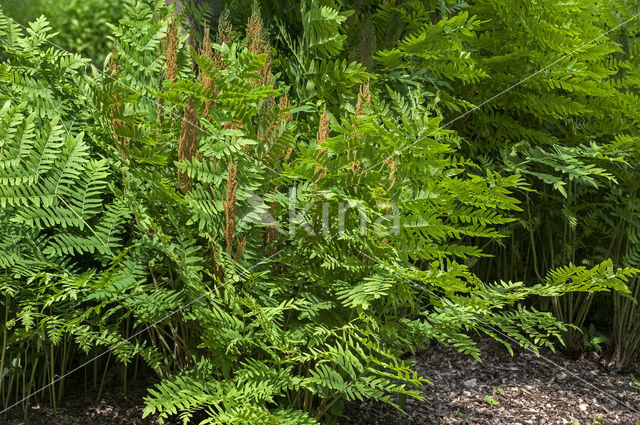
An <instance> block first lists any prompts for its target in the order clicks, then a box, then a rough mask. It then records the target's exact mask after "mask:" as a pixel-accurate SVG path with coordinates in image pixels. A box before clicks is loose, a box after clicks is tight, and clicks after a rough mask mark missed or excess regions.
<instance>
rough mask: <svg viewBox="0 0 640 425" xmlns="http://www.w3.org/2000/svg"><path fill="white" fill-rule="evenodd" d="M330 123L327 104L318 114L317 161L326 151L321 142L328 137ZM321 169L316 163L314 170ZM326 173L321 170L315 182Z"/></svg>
mask: <svg viewBox="0 0 640 425" xmlns="http://www.w3.org/2000/svg"><path fill="white" fill-rule="evenodd" d="M330 124H331V118H330V117H329V114H328V113H327V105H325V106H324V109H323V110H322V115H321V116H320V123H319V124H318V133H317V134H316V144H317V145H318V146H319V147H320V148H319V152H318V155H317V156H316V158H318V160H319V161H322V159H323V158H324V156H325V154H326V153H327V149H326V148H324V147H322V144H323V143H324V142H326V141H327V139H328V138H329V125H330ZM321 170H322V166H320V165H317V166H316V169H315V172H316V173H317V172H319V171H321ZM326 174H327V173H326V172H324V171H322V172H320V174H319V175H318V178H317V179H316V182H318V181H319V180H320V179H321V178H322V177H324V176H325V175H326Z"/></svg>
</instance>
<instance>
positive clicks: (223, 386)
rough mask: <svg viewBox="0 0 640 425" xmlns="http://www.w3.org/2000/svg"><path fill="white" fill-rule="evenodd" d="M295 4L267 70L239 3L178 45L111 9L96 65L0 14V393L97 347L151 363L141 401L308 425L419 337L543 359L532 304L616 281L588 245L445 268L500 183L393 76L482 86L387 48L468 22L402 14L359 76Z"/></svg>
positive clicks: (392, 388) (18, 389) (410, 388)
mask: <svg viewBox="0 0 640 425" xmlns="http://www.w3.org/2000/svg"><path fill="white" fill-rule="evenodd" d="M389 7H391V6H389ZM382 10H386V9H384V7H382ZM300 12H301V18H300V19H301V22H302V23H303V25H302V27H303V32H302V33H301V34H299V35H296V34H287V35H286V36H284V37H285V38H286V39H287V43H288V46H289V47H290V48H292V49H294V50H296V51H298V52H300V53H301V55H298V56H296V61H295V62H291V63H288V64H287V63H285V61H284V57H283V54H282V53H278V52H274V51H273V49H272V48H271V44H270V39H269V37H268V31H267V30H266V29H265V28H264V26H263V22H262V20H261V17H260V14H259V9H258V8H255V7H254V9H253V11H252V15H251V16H250V18H249V21H248V25H247V29H246V37H244V38H241V37H240V36H239V33H238V31H237V30H236V31H235V32H234V31H232V28H231V24H230V22H229V21H228V20H227V19H226V18H224V16H228V15H223V18H222V19H221V21H220V24H219V28H218V31H217V35H215V36H213V37H210V33H209V30H205V31H204V38H203V42H202V44H201V46H200V47H199V49H198V51H196V49H195V48H193V47H192V46H190V45H189V44H190V42H191V39H190V37H189V36H188V35H187V33H188V32H187V31H183V30H182V28H181V26H180V25H181V24H180V23H179V19H178V20H176V19H175V17H174V16H173V12H172V9H171V7H167V6H166V5H165V4H164V2H163V1H153V2H152V1H138V2H135V1H127V2H125V4H124V13H125V15H126V17H125V18H124V19H122V20H121V21H120V23H119V25H118V26H117V27H114V28H113V32H112V35H111V38H110V39H109V40H110V41H109V44H110V46H113V50H112V53H111V54H110V55H109V56H108V61H107V67H106V69H105V73H104V74H101V73H99V72H97V71H95V70H88V67H87V65H88V63H89V61H88V60H86V59H81V58H80V57H79V56H77V55H71V54H68V53H65V52H62V51H59V50H57V49H51V48H50V46H49V45H47V40H48V39H49V38H50V37H52V35H51V29H50V28H49V25H48V23H47V21H46V20H45V19H44V18H39V19H38V20H36V21H35V22H33V23H32V24H31V25H30V30H29V31H27V32H26V33H25V32H24V31H22V30H21V29H20V28H19V27H18V26H16V25H15V24H13V23H12V22H11V21H10V20H8V19H7V18H6V17H4V15H2V17H0V45H1V46H2V52H3V55H4V56H3V57H6V60H4V61H3V62H2V63H1V64H0V78H2V81H3V84H2V85H0V101H1V102H2V107H1V108H0V121H1V122H2V123H3V125H2V127H0V128H2V129H3V130H2V131H3V137H2V142H1V143H2V145H0V181H2V182H3V185H2V186H1V187H0V205H1V206H2V213H1V215H0V220H1V225H0V232H2V238H1V239H0V240H1V241H2V245H0V276H2V278H1V281H0V288H1V290H2V294H3V295H4V297H3V298H4V302H3V304H2V315H3V317H5V320H4V327H3V355H2V358H1V360H0V363H1V365H0V370H2V371H3V378H2V379H1V380H0V385H1V387H0V392H1V395H2V397H3V400H4V403H5V406H6V405H10V401H11V400H17V401H19V400H21V399H22V397H23V396H26V395H29V394H30V392H31V391H33V390H34V389H37V388H39V387H41V386H42V385H43V384H46V383H51V384H54V383H55V384H56V385H50V386H49V387H47V388H48V389H49V396H48V399H49V400H50V401H52V402H54V403H55V402H56V400H60V398H61V396H62V394H63V391H62V390H63V388H62V387H61V384H62V382H64V381H60V383H57V381H55V378H56V376H58V375H60V374H63V373H64V372H65V371H66V370H70V369H71V368H73V367H75V366H77V365H79V364H80V365H82V362H81V361H79V360H78V358H86V356H89V357H90V356H91V354H98V353H100V350H101V349H102V348H104V347H109V348H110V349H111V350H112V354H113V355H114V356H115V357H116V358H117V359H118V360H119V361H120V362H121V363H122V364H124V365H126V364H128V363H129V362H131V361H132V360H133V359H134V358H137V359H139V358H142V359H143V360H144V361H145V362H146V364H147V365H148V367H149V368H151V369H152V370H153V371H154V372H155V373H156V374H157V375H158V376H159V377H160V378H161V381H160V383H158V384H157V385H156V386H155V387H154V388H151V389H150V390H149V396H148V397H147V398H146V405H147V406H146V409H145V415H147V414H152V413H158V414H159V415H160V418H167V417H168V416H170V415H173V414H178V415H179V416H180V417H181V418H182V419H183V421H184V422H185V423H187V422H189V421H191V420H192V419H193V418H194V415H195V414H196V413H199V414H200V415H202V417H203V419H202V422H201V423H233V424H238V423H251V424H256V423H274V422H277V423H292V424H293V423H295V424H300V423H317V422H318V421H320V420H326V421H331V420H334V419H335V418H336V417H337V415H339V414H340V413H341V410H342V406H343V403H344V402H345V401H351V400H355V399H364V398H371V399H376V400H380V401H382V402H386V403H390V404H394V400H395V398H394V394H398V395H401V396H406V395H408V396H413V397H417V398H421V397H422V395H421V393H420V388H421V387H422V385H423V384H424V383H426V382H427V381H426V380H425V378H423V377H420V376H418V374H417V373H416V372H415V371H413V370H412V369H411V365H410V364H409V363H407V362H406V361H404V360H402V358H403V357H402V356H403V355H404V354H406V353H407V352H410V351H412V350H415V349H418V348H421V347H424V346H426V344H427V343H428V342H429V341H431V340H437V341H441V342H443V343H446V344H450V345H452V346H454V347H456V348H457V349H459V350H460V351H462V352H465V353H469V354H470V355H473V356H477V355H478V349H477V348H476V346H475V344H474V341H473V339H472V337H471V336H472V335H473V334H485V335H488V336H490V337H492V338H495V339H497V340H499V341H502V342H503V343H504V344H505V345H506V346H507V347H509V348H510V349H511V344H513V343H517V344H519V345H522V346H525V347H528V348H531V349H533V350H537V348H538V347H540V346H546V347H550V348H553V345H552V342H553V340H555V339H556V338H560V337H561V335H562V333H563V332H565V331H567V327H566V326H565V325H564V324H563V323H561V322H560V321H558V320H557V319H556V318H554V317H553V316H552V315H551V314H550V313H545V312H540V311H538V310H537V309H535V308H531V307H527V306H526V304H525V303H523V301H524V300H526V299H528V298H530V297H532V296H533V297H556V296H561V295H563V294H565V293H574V292H584V291H587V292H589V293H592V292H596V291H608V290H612V289H613V290H619V291H623V292H625V291H626V292H628V289H627V288H626V285H625V282H626V281H628V280H629V279H630V278H632V277H633V275H634V274H635V272H636V270H635V269H632V268H624V269H618V268H615V267H614V265H613V263H612V262H611V261H610V260H604V259H603V261H602V262H599V263H598V264H596V265H593V266H592V267H591V268H586V267H575V266H564V267H561V268H558V269H557V270H551V271H550V272H549V273H548V276H547V278H546V279H544V280H543V279H541V281H540V282H539V283H537V284H531V285H524V284H523V283H520V282H505V281H500V280H498V281H497V282H495V283H486V282H483V281H482V280H481V279H480V278H479V277H478V276H477V275H476V274H475V273H474V272H473V271H472V269H471V268H470V266H469V264H471V263H473V262H475V261H476V260H477V259H478V258H480V257H482V256H484V255H485V254H484V253H483V251H482V250H481V249H480V248H478V247H477V246H475V245H474V241H476V240H485V241H486V240H495V239H502V238H503V236H504V233H503V232H502V231H501V229H502V228H503V227H505V226H508V225H510V223H514V219H513V218H512V217H510V215H513V214H517V213H520V212H522V208H521V207H520V205H521V203H520V202H519V201H518V199H517V198H516V197H515V196H514V194H513V191H514V190H517V189H518V188H521V187H523V181H522V178H521V177H520V176H519V175H517V174H510V173H508V172H503V171H496V170H492V169H482V168H480V167H478V166H477V165H476V164H475V163H474V162H473V161H471V160H469V159H465V158H463V157H462V156H461V155H460V153H459V150H458V149H459V147H460V145H461V143H462V142H463V140H462V139H461V137H460V135H459V134H458V133H457V132H455V131H452V130H449V129H442V128H439V127H440V126H441V124H442V123H443V110H442V109H441V106H440V105H439V103H438V102H435V101H427V100H426V99H427V98H428V96H427V93H425V92H424V91H421V90H420V89H412V88H411V87H410V86H407V85H406V84H404V85H403V83H402V79H403V77H402V76H401V75H400V73H401V72H408V73H411V72H414V71H413V70H412V68H413V67H414V66H416V67H418V68H420V67H419V66H417V65H415V64H416V62H420V61H422V60H424V61H426V63H424V64H423V65H421V66H422V67H423V71H420V70H418V71H416V72H417V75H414V76H412V77H411V78H415V79H416V81H422V80H420V78H423V77H424V76H421V75H420V73H423V74H424V72H432V71H433V72H434V75H442V76H447V78H450V79H452V80H453V81H461V82H467V81H479V79H480V78H484V76H485V75H484V72H482V71H479V70H475V69H474V66H472V65H469V64H467V63H466V62H465V63H457V64H452V66H451V67H447V66H444V67H441V68H439V70H438V69H433V68H430V67H431V66H433V65H437V61H435V62H434V61H433V60H432V57H431V56H430V55H431V54H429V55H428V57H424V58H420V57H419V58H417V59H414V58H412V57H411V55H413V54H414V53H415V52H417V51H420V49H419V47H420V46H424V45H426V44H429V42H428V40H430V39H431V38H438V37H442V34H449V33H451V32H452V31H453V30H456V29H457V30H459V33H460V34H459V35H456V36H452V37H451V38H450V39H449V38H447V40H446V41H445V40H441V43H438V44H436V45H435V46H436V47H434V49H442V51H440V50H436V51H435V53H433V54H434V55H435V57H438V56H439V55H442V57H443V58H449V59H451V60H453V59H454V58H458V57H462V56H464V55H460V53H461V52H462V48H463V47H464V43H466V42H467V41H471V40H473V39H474V35H473V31H474V30H475V29H476V25H478V24H479V23H478V22H477V21H476V20H475V19H474V18H471V17H469V16H468V15H466V14H464V13H461V14H460V15H458V16H457V17H443V18H441V19H439V20H438V22H437V23H435V24H433V25H425V26H420V25H415V24H414V25H409V26H408V27H407V34H406V35H405V37H404V38H403V39H402V41H400V44H399V45H400V47H399V48H398V50H397V51H390V52H386V53H380V54H379V56H378V57H379V58H380V61H381V62H385V61H386V62H385V63H386V65H384V66H391V65H390V64H391V63H396V62H398V63H400V64H403V66H400V65H398V69H399V71H397V73H394V72H393V71H390V72H389V73H388V78H387V79H386V80H385V79H384V78H383V77H382V76H380V81H379V82H377V80H376V79H377V78H378V77H377V76H376V75H375V74H373V73H371V72H369V70H368V69H366V68H365V67H364V66H362V65H361V64H358V63H355V62H348V61H346V60H338V59H340V58H342V57H343V56H345V55H347V54H348V51H347V48H348V47H349V46H350V44H349V43H350V40H351V39H350V38H349V36H342V34H339V33H338V32H339V31H340V28H342V24H343V22H345V20H346V19H348V15H349V13H345V12H341V11H339V10H338V8H337V7H334V6H330V5H323V6H319V5H316V4H311V5H307V6H305V7H302V8H301V11H300ZM420 34H421V35H420ZM457 37H459V38H457ZM211 38H215V40H216V41H217V43H216V44H211ZM420 40H422V41H420ZM451 48H455V49H458V50H457V51H453V53H451V52H450V49H451ZM302 53H303V54H302ZM360 53H362V50H361V51H360ZM361 58H362V56H361ZM372 66H373V65H372ZM438 66H441V65H438ZM278 67H281V68H278ZM403 67H404V68H403ZM403 69H404V70H405V71H403ZM280 71H281V72H280ZM438 72H440V73H441V74H437V73H438ZM326 75H329V76H332V77H331V78H326ZM285 83H288V85H287V84H285ZM432 100H433V99H432ZM447 102H448V105H453V106H455V105H456V104H458V105H464V104H463V103H460V102H459V101H457V100H456V99H455V98H453V97H451V98H449V100H448V101H447ZM94 364H97V363H94ZM122 374H123V378H126V377H127V376H128V375H129V374H130V371H129V370H128V369H126V368H124V367H123V369H122Z"/></svg>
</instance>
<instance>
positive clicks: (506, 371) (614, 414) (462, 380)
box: [340, 342, 640, 425]
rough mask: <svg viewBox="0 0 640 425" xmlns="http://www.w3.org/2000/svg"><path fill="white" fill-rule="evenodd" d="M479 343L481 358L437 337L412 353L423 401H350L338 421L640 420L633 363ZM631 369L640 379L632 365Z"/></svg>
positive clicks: (388, 424) (518, 423) (524, 423)
mask: <svg viewBox="0 0 640 425" xmlns="http://www.w3.org/2000/svg"><path fill="white" fill-rule="evenodd" d="M479 345H480V347H481V349H482V354H481V358H482V363H480V362H477V361H476V360H474V359H473V358H471V357H469V356H467V355H463V354H460V353H458V352H456V351H455V350H453V349H451V348H448V347H444V346H442V345H438V346H435V347H433V348H432V349H430V350H428V351H426V352H423V353H420V354H418V355H417V356H416V357H415V360H416V361H417V365H416V369H417V371H418V373H419V374H420V375H421V376H423V377H425V378H427V379H429V380H430V381H431V382H432V383H433V385H429V386H426V387H425V388H424V391H423V394H424V396H425V398H426V400H425V401H419V400H416V399H409V400H407V402H406V406H405V407H404V410H405V412H406V413H402V412H400V411H398V410H396V409H395V408H393V407H391V406H389V405H386V404H382V403H373V402H363V403H353V404H351V405H349V406H348V407H347V408H346V409H345V415H347V416H348V417H349V419H346V418H345V419H343V420H342V421H341V422H340V424H341V425H365V424H366V425H374V424H375V425H432V424H461V425H463V424H469V425H471V424H473V425H494V424H501V425H502V424H504V425H528V424H536V425H537V424H544V425H547V424H548V425H555V424H563V425H564V424H570V425H577V424H580V425H600V424H602V425H604V424H611V425H640V413H638V412H640V388H637V387H635V385H634V384H633V380H632V377H631V373H633V372H634V371H626V373H620V372H619V371H617V370H615V369H614V368H613V367H611V366H610V365H607V364H606V363H604V362H603V361H599V360H598V359H596V358H594V357H592V358H586V359H585V358H583V359H580V360H572V359H569V358H567V357H564V356H562V355H560V354H554V353H550V352H547V351H541V355H542V356H544V357H545V358H546V359H549V360H551V361H553V363H555V364H556V365H559V366H561V368H560V367H557V366H554V365H552V364H551V363H549V362H548V361H545V360H544V359H542V358H538V357H536V356H535V355H534V354H533V353H530V352H527V351H521V352H519V353H516V356H515V357H511V356H510V355H509V354H508V352H507V351H506V350H505V349H504V347H502V346H500V345H498V344H497V343H493V342H482V343H480V344H479ZM562 368H564V370H563V369H562ZM635 377H636V378H638V379H640V374H638V370H637V368H636V370H635ZM584 381H586V382H588V383H590V384H592V385H594V386H595V387H597V389H596V388H593V387H591V386H589V385H588V384H587V383H585V382H584ZM607 394H608V395H610V396H611V397H615V398H616V399H618V400H620V401H621V402H622V403H624V404H621V403H618V402H616V401H615V400H614V399H612V398H611V397H608V396H607Z"/></svg>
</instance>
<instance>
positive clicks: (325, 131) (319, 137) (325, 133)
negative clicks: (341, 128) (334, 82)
mask: <svg viewBox="0 0 640 425" xmlns="http://www.w3.org/2000/svg"><path fill="white" fill-rule="evenodd" d="M329 124H331V118H329V114H328V113H327V105H325V106H324V109H323V110H322V115H321V116H320V123H319V124H318V133H317V134H316V144H318V145H321V144H323V143H324V142H326V141H327V139H328V138H329Z"/></svg>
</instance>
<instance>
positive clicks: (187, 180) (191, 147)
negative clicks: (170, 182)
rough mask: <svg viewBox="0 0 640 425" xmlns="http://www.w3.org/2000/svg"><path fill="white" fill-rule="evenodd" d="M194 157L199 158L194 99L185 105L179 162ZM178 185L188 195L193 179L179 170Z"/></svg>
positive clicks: (179, 146)
mask: <svg viewBox="0 0 640 425" xmlns="http://www.w3.org/2000/svg"><path fill="white" fill-rule="evenodd" d="M194 156H199V152H198V116H197V114H196V109H195V106H194V101H193V99H189V100H188V101H187V103H185V105H184V117H183V119H182V128H181V132H180V138H179V139H178V161H180V162H182V161H190V160H191V159H192V158H193V157H194ZM178 184H179V186H180V190H181V191H182V193H187V192H188V191H189V190H190V189H191V184H192V180H191V177H189V176H188V175H187V173H185V172H183V171H182V170H178Z"/></svg>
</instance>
